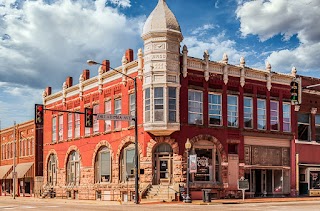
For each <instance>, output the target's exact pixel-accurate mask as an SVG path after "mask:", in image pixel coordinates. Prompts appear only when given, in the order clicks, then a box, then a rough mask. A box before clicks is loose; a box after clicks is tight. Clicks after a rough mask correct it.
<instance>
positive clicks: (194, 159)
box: [189, 155, 197, 173]
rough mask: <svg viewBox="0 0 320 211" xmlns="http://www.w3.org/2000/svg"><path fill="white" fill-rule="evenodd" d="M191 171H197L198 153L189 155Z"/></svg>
mask: <svg viewBox="0 0 320 211" xmlns="http://www.w3.org/2000/svg"><path fill="white" fill-rule="evenodd" d="M189 165H190V169H189V170H190V173H197V155H190V156H189Z"/></svg>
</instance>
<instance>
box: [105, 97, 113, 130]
mask: <svg viewBox="0 0 320 211" xmlns="http://www.w3.org/2000/svg"><path fill="white" fill-rule="evenodd" d="M104 113H105V114H111V100H108V101H106V102H104ZM110 130H111V120H106V121H105V122H104V131H106V132H107V131H110Z"/></svg>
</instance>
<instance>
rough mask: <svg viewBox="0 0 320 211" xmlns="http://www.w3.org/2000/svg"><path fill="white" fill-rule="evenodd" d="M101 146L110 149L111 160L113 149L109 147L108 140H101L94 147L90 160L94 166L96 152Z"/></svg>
mask: <svg viewBox="0 0 320 211" xmlns="http://www.w3.org/2000/svg"><path fill="white" fill-rule="evenodd" d="M103 146H106V147H107V148H108V149H109V150H110V157H111V159H112V160H113V156H114V154H113V150H112V147H111V145H110V143H109V142H108V141H106V140H102V141H100V142H99V143H98V144H97V145H96V147H95V148H94V151H93V156H92V161H91V162H92V167H94V163H95V159H96V156H97V153H98V152H99V149H100V148H101V147H103ZM112 160H111V162H113V161H112Z"/></svg>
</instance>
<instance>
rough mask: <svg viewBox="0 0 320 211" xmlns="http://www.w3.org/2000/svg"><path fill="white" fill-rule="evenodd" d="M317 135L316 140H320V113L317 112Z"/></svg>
mask: <svg viewBox="0 0 320 211" xmlns="http://www.w3.org/2000/svg"><path fill="white" fill-rule="evenodd" d="M315 131H316V134H315V137H316V142H320V115H319V114H317V115H316V116H315Z"/></svg>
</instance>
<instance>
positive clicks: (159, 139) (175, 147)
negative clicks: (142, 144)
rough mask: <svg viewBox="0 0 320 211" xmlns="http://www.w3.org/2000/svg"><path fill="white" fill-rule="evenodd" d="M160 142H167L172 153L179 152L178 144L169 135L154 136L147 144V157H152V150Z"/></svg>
mask: <svg viewBox="0 0 320 211" xmlns="http://www.w3.org/2000/svg"><path fill="white" fill-rule="evenodd" d="M162 143H167V144H169V145H170V146H171V147H172V151H173V154H179V145H178V143H177V142H176V141H175V139H171V138H170V137H165V138H164V137H156V138H155V140H153V139H151V140H150V141H149V143H148V146H147V157H148V158H152V155H153V152H154V150H155V149H156V148H157V146H159V145H160V144H162Z"/></svg>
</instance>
